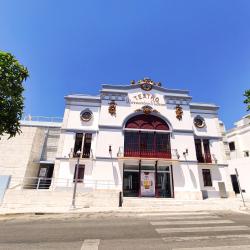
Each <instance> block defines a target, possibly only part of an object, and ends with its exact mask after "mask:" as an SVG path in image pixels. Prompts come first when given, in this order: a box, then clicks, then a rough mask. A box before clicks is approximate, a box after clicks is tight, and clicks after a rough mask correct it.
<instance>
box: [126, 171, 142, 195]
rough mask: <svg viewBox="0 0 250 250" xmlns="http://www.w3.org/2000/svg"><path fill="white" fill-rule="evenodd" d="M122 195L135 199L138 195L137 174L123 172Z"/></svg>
mask: <svg viewBox="0 0 250 250" xmlns="http://www.w3.org/2000/svg"><path fill="white" fill-rule="evenodd" d="M123 195H124V196H128V197H137V196H138V195H139V172H134V171H124V173H123Z"/></svg>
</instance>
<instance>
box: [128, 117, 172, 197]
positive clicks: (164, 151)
mask: <svg viewBox="0 0 250 250" xmlns="http://www.w3.org/2000/svg"><path fill="white" fill-rule="evenodd" d="M124 157H125V158H127V159H128V162H129V160H130V159H131V158H138V162H139V164H138V165H130V164H126V161H125V163H124V168H123V193H124V196H139V197H141V196H143V197H147V196H151V197H173V186H172V183H173V182H172V178H173V177H172V166H171V163H169V162H170V161H169V159H171V146H170V129H169V125H168V124H167V123H166V122H165V121H164V120H163V119H162V118H160V117H158V116H154V115H145V114H140V115H137V116H134V117H132V118H130V119H129V120H128V121H127V122H126V124H125V126H124ZM149 158H151V159H149ZM143 159H149V160H150V161H151V162H153V163H154V164H153V165H152V164H151V165H148V164H146V165H145V164H144V165H143V164H141V162H143ZM159 159H162V160H163V159H164V161H165V162H166V165H161V166H158V165H157V164H158V160H159ZM144 162H145V161H144Z"/></svg>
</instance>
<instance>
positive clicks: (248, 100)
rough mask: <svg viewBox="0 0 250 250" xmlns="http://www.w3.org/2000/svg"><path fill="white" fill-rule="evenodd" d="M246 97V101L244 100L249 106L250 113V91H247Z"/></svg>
mask: <svg viewBox="0 0 250 250" xmlns="http://www.w3.org/2000/svg"><path fill="white" fill-rule="evenodd" d="M244 96H245V97H246V99H245V100H244V103H246V104H247V111H249V110H250V89H248V90H246V91H245V93H244Z"/></svg>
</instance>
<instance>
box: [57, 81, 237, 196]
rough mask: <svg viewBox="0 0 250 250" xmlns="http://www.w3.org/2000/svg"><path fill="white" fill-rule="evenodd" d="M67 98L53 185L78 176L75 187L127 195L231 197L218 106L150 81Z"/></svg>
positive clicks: (105, 88) (105, 86) (185, 92)
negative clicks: (107, 190) (196, 99)
mask: <svg viewBox="0 0 250 250" xmlns="http://www.w3.org/2000/svg"><path fill="white" fill-rule="evenodd" d="M65 100H66V107H65V112H64V118H63V122H62V127H61V132H60V139H59V143H58V150H57V157H56V160H55V166H54V174H53V177H54V178H55V179H56V180H57V181H56V185H55V186H56V187H57V188H59V187H64V186H67V185H68V180H69V181H70V182H71V183H72V182H73V180H74V178H76V177H77V179H78V187H81V186H82V187H83V188H85V189H88V188H89V189H113V190H116V191H117V190H120V191H122V192H123V195H124V196H132V197H165V198H176V199H202V198H206V197H229V196H230V195H233V189H232V184H231V181H230V176H229V173H228V165H227V161H226V155H225V150H224V145H223V138H222V134H221V130H220V121H219V118H218V106H216V105H214V104H205V103H195V102H192V97H191V96H190V95H189V92H188V91H186V90H176V89H168V88H164V87H162V86H161V83H156V82H154V81H152V80H150V79H149V78H144V79H143V80H139V81H131V83H130V84H128V85H102V89H101V90H100V94H99V95H97V96H90V95H84V94H74V95H68V96H66V97H65ZM78 157H79V171H78V176H76V164H77V159H78ZM60 180H61V181H60ZM65 180H67V183H66V181H65Z"/></svg>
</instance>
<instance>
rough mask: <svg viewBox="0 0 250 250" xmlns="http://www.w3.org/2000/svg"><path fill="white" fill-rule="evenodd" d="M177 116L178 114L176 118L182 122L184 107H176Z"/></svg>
mask: <svg viewBox="0 0 250 250" xmlns="http://www.w3.org/2000/svg"><path fill="white" fill-rule="evenodd" d="M175 114H176V118H177V119H178V120H179V121H181V120H182V116H183V110H182V107H181V106H180V105H176V107H175Z"/></svg>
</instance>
